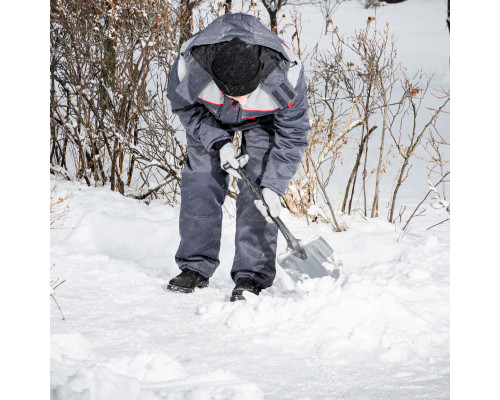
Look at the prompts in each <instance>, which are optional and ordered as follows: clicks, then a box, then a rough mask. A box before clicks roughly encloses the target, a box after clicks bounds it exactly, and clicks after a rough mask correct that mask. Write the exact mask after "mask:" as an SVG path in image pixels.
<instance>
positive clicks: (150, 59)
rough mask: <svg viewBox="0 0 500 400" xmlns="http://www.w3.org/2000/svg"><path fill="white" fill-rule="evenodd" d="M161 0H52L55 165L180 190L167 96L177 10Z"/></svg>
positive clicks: (132, 188)
mask: <svg viewBox="0 0 500 400" xmlns="http://www.w3.org/2000/svg"><path fill="white" fill-rule="evenodd" d="M171 7H172V6H171V5H170V3H168V2H163V1H161V0H150V1H148V0H129V1H125V0H122V1H115V2H111V1H106V0H94V1H87V2H81V1H76V0H52V1H51V21H50V23H51V30H50V34H51V41H50V43H51V69H50V72H51V76H50V79H51V91H50V96H51V97H50V98H51V102H50V104H51V107H50V122H51V123H50V129H51V153H50V160H51V170H52V172H54V173H59V174H62V175H63V176H65V177H66V178H69V177H73V176H74V177H76V178H77V179H84V180H85V182H86V183H87V185H96V186H97V185H107V184H109V185H110V188H111V190H116V191H119V192H120V193H122V194H125V195H129V196H132V197H136V198H146V197H148V196H157V197H158V196H163V197H165V198H166V199H167V201H168V202H174V201H175V200H176V196H177V194H178V192H179V183H180V170H181V167H182V165H183V162H184V158H185V147H184V145H183V144H182V143H181V142H180V141H179V140H178V139H177V137H176V135H175V132H176V130H175V129H174V127H173V119H172V115H171V113H169V111H168V107H167V100H166V85H167V77H168V73H169V71H170V68H171V65H172V64H173V61H174V59H175V56H176V54H177V51H178V47H179V46H178V42H179V39H178V36H179V30H178V28H177V24H178V20H177V19H176V18H175V17H174V16H175V14H174V13H173V11H172V9H171Z"/></svg>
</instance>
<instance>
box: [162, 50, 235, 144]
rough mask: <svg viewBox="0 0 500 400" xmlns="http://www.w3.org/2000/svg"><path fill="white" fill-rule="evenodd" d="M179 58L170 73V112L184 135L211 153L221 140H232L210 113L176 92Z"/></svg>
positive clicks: (168, 93)
mask: <svg viewBox="0 0 500 400" xmlns="http://www.w3.org/2000/svg"><path fill="white" fill-rule="evenodd" d="M179 57H180V55H179V56H177V59H176V60H175V62H174V65H173V66H172V70H171V71H170V76H169V81H168V87H167V98H168V99H169V100H170V103H171V105H172V112H173V113H174V114H176V115H177V116H178V117H179V119H180V121H181V123H182V125H183V126H184V129H185V130H186V135H188V136H190V137H191V138H192V139H194V140H195V141H197V142H199V143H201V144H202V145H203V147H205V149H206V150H207V151H213V150H214V148H213V145H214V144H215V143H217V142H219V141H221V140H228V139H229V140H232V136H231V135H230V134H229V133H228V132H226V131H225V130H224V129H221V128H220V126H219V124H218V122H217V120H216V119H215V118H214V116H213V115H212V114H211V113H210V111H209V110H208V109H207V108H206V107H205V106H204V105H203V104H200V103H190V102H189V101H187V100H186V99H185V98H184V97H182V96H181V95H180V94H179V93H178V92H177V87H178V86H179V83H180V81H179V72H178V67H179Z"/></svg>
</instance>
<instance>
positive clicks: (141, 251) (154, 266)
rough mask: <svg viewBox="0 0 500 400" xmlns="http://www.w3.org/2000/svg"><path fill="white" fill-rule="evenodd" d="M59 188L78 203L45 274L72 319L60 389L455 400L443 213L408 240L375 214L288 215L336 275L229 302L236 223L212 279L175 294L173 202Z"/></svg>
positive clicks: (120, 394)
mask: <svg viewBox="0 0 500 400" xmlns="http://www.w3.org/2000/svg"><path fill="white" fill-rule="evenodd" d="M52 183H53V184H56V183H57V194H56V196H57V197H61V198H63V199H68V198H70V200H64V202H63V203H61V204H62V205H63V207H64V206H65V204H67V202H68V201H69V203H68V204H69V206H70V208H69V210H70V212H69V213H68V214H67V217H66V219H65V220H64V229H57V230H53V231H52V238H51V242H52V244H51V265H54V267H53V269H52V278H53V279H54V280H55V279H57V278H60V280H62V279H64V280H65V282H64V283H63V284H62V285H61V286H59V287H58V288H57V289H56V291H55V297H56V299H57V301H58V303H59V305H60V306H61V308H62V311H63V313H64V316H65V320H64V321H63V320H62V319H61V314H60V312H59V310H58V308H57V307H56V305H55V303H54V304H53V306H52V308H51V343H52V346H51V359H52V360H51V394H52V398H53V399H103V400H114V399H116V400H118V399H120V400H122V399H141V400H142V399H151V400H152V399H252V400H253V399H260V398H268V399H320V398H325V399H326V398H329V399H334V398H335V399H337V398H352V399H402V398H405V399H420V398H422V399H423V398H428V399H444V398H447V397H448V396H449V317H448V315H449V299H448V297H449V290H448V287H449V279H448V276H449V269H448V268H449V238H448V236H449V232H448V229H447V228H446V226H440V227H437V228H434V229H432V230H430V231H426V230H425V228H426V227H427V226H429V225H428V224H429V223H432V220H433V219H435V220H436V221H437V219H439V218H441V217H442V216H440V215H431V214H430V215H428V217H427V219H428V220H427V221H426V223H422V228H419V227H415V228H414V229H413V230H412V231H411V232H410V233H408V234H406V235H403V236H402V235H401V232H400V231H399V230H397V229H395V228H394V226H393V225H391V224H389V223H387V222H385V221H383V220H380V219H372V220H363V219H362V218H360V217H351V218H344V221H345V222H346V223H347V224H348V225H349V229H348V230H347V231H346V232H343V233H333V232H331V231H329V230H328V229H327V228H326V227H325V226H324V225H317V224H313V225H310V226H308V225H307V224H306V223H305V221H303V220H298V219H296V218H295V217H293V216H291V215H286V214H285V216H284V220H285V222H286V223H287V224H288V225H289V226H290V228H291V229H292V230H293V231H294V232H296V234H297V236H298V237H301V238H306V237H308V236H310V235H311V234H320V235H322V236H323V237H324V238H325V239H326V240H327V241H328V242H329V243H330V244H331V245H332V246H333V247H334V249H335V251H336V252H337V253H338V255H339V256H340V257H341V258H342V260H343V262H344V265H345V271H344V276H343V279H341V280H340V282H334V281H333V279H331V278H328V277H327V278H322V279H315V280H309V281H306V282H304V283H301V284H294V283H293V281H292V280H291V279H290V278H289V277H288V276H287V275H286V273H284V272H283V271H282V270H278V277H277V279H276V283H275V285H274V286H273V287H272V288H271V289H269V290H266V291H264V292H263V293H262V294H261V295H260V296H259V297H256V296H255V297H249V299H248V301H247V302H239V303H230V302H229V301H228V296H229V294H230V292H231V289H232V287H233V283H232V282H231V281H230V278H229V270H230V266H231V259H232V253H233V251H234V243H233V237H234V227H235V224H234V219H231V218H230V217H227V218H225V220H224V224H223V231H224V234H223V238H222V249H223V250H222V253H221V265H220V267H219V269H218V270H217V272H216V273H215V275H214V277H213V278H212V279H211V281H210V287H209V288H207V289H204V290H200V291H197V292H195V293H194V294H192V295H183V294H176V293H170V292H166V291H164V289H163V288H162V286H163V285H165V284H166V282H167V281H168V279H169V278H170V277H172V276H174V275H175V274H177V273H178V270H177V267H176V265H175V263H174V261H173V257H174V253H175V250H176V247H177V245H178V233H177V217H178V209H176V208H171V207H169V206H165V205H163V204H161V202H159V201H156V202H153V203H151V204H150V205H149V206H148V205H145V204H143V203H139V202H137V201H135V200H132V199H128V198H124V197H123V196H121V195H119V194H117V193H114V192H111V191H109V189H107V188H89V187H87V186H85V185H81V184H78V183H71V182H63V181H58V182H56V181H52ZM436 213H439V212H437V211H436ZM436 218H437V219H436ZM401 236H402V237H401ZM398 239H399V240H398ZM285 244H286V243H284V240H282V238H281V237H280V242H279V248H280V250H281V251H282V250H283V249H284V247H285Z"/></svg>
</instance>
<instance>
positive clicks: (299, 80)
mask: <svg viewBox="0 0 500 400" xmlns="http://www.w3.org/2000/svg"><path fill="white" fill-rule="evenodd" d="M235 37H239V38H240V39H241V40H243V41H245V42H246V43H248V44H251V45H258V46H264V47H266V48H267V49H266V50H267V51H263V52H261V54H262V56H261V60H264V61H265V62H267V65H268V66H269V65H272V68H271V70H270V71H266V74H267V76H265V78H264V79H263V81H262V82H261V83H260V84H259V86H258V87H257V89H256V90H255V91H254V92H252V94H251V95H250V97H249V98H248V101H247V104H246V105H245V106H240V105H239V103H238V102H236V101H233V100H232V99H230V98H229V97H227V96H225V95H224V93H222V91H221V90H220V89H219V88H218V87H217V85H216V84H215V82H214V80H213V78H212V76H211V74H210V68H209V62H207V60H209V59H210V50H208V55H207V50H206V49H210V46H207V45H215V44H218V43H222V42H226V41H229V40H231V39H233V38H235ZM269 49H270V50H272V51H268V50H269ZM266 59H267V61H266ZM204 60H205V61H204ZM275 65H276V66H275ZM306 92H307V84H306V82H305V78H304V68H303V66H302V64H301V63H300V61H299V60H298V58H297V57H296V56H295V54H294V53H293V52H292V51H291V50H290V49H289V48H288V47H287V45H286V44H285V43H283V42H282V41H280V39H279V38H278V37H277V36H276V35H275V34H273V33H272V32H271V31H270V30H269V29H267V28H266V27H265V26H264V25H263V24H262V23H261V22H260V21H259V20H258V19H257V18H255V17H253V16H251V15H246V14H241V13H237V14H225V15H223V16H221V17H219V18H217V19H216V20H214V21H213V22H212V23H211V24H210V25H208V26H207V27H206V28H205V29H203V30H202V31H200V32H198V33H197V34H196V35H194V36H193V37H192V38H191V39H189V40H188V41H187V42H185V43H184V44H183V45H182V47H181V50H180V53H179V54H178V56H177V58H176V61H175V62H174V65H173V67H172V70H171V72H170V77H169V83H168V88H167V97H168V99H169V100H170V102H171V105H172V111H173V112H174V113H175V114H177V115H178V117H179V119H180V121H181V123H182V125H183V126H184V128H185V129H186V134H187V135H190V136H191V137H192V138H193V139H194V140H196V141H198V142H200V143H201V144H202V145H203V146H204V147H205V149H206V150H207V151H213V150H214V149H215V148H214V145H215V144H216V143H217V142H221V141H227V140H230V139H232V136H231V134H230V133H229V132H231V131H235V130H241V131H244V130H247V129H251V128H252V127H256V126H261V127H263V128H265V129H272V130H273V131H274V132H275V139H274V146H273V148H272V149H271V152H270V154H269V159H268V162H267V165H266V169H265V171H264V174H263V176H262V181H261V186H262V187H268V188H270V189H272V190H273V191H275V192H276V193H278V194H279V195H283V193H284V192H285V190H286V188H287V186H288V183H289V181H290V179H291V178H292V177H293V175H294V174H295V172H296V171H297V168H298V165H299V163H300V160H301V159H302V154H303V152H304V150H305V148H306V147H307V134H308V132H309V129H310V125H309V117H308V114H307V111H308V109H309V104H308V101H307V93H306ZM249 156H250V157H251V156H252V155H251V154H249Z"/></svg>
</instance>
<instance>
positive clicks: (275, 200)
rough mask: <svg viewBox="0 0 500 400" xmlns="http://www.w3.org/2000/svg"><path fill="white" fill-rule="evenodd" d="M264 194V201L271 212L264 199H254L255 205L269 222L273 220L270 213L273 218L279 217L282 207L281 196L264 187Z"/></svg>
mask: <svg viewBox="0 0 500 400" xmlns="http://www.w3.org/2000/svg"><path fill="white" fill-rule="evenodd" d="M262 196H264V201H265V202H266V204H267V206H268V207H269V212H268V211H267V208H266V206H265V205H264V203H263V202H262V200H254V203H255V207H257V209H258V210H259V211H260V212H261V213H262V215H263V216H264V218H265V219H266V221H267V222H273V220H272V219H271V218H270V217H269V215H271V216H272V217H273V218H277V217H279V215H280V211H281V208H282V207H281V202H280V196H279V195H278V193H276V192H273V191H272V190H271V189H268V188H264V189H262Z"/></svg>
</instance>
